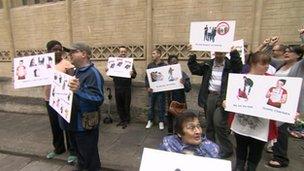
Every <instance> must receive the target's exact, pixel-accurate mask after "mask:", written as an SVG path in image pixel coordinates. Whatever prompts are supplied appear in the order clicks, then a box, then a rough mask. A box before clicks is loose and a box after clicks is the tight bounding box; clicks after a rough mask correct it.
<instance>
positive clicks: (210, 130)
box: [45, 28, 304, 171]
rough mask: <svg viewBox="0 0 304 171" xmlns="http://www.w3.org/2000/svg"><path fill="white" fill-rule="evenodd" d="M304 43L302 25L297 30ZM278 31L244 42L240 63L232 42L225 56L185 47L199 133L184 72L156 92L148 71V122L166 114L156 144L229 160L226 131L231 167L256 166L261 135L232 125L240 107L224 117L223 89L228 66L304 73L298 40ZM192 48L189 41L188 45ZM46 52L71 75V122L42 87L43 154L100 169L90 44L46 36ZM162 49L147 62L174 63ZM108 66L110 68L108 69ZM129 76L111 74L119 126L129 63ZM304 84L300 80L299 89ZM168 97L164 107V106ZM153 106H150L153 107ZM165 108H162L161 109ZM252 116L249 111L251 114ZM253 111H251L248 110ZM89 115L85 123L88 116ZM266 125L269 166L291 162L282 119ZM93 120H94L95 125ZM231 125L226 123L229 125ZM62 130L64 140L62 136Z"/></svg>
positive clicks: (97, 79)
mask: <svg viewBox="0 0 304 171" xmlns="http://www.w3.org/2000/svg"><path fill="white" fill-rule="evenodd" d="M299 32H300V37H301V40H302V43H304V28H301V29H300V30H299ZM278 42H279V37H277V36H275V37H272V38H268V39H266V40H265V41H264V42H263V43H262V44H261V45H260V46H258V47H257V49H256V50H255V51H254V52H249V50H248V45H246V44H245V64H243V63H242V61H241V58H240V55H239V52H238V51H237V50H236V49H234V48H232V49H231V52H230V59H228V58H227V57H226V56H225V55H226V53H224V52H215V58H214V59H210V60H206V61H203V62H202V63H198V62H197V59H196V58H197V57H196V55H195V54H190V56H189V59H188V63H187V64H188V68H189V70H190V72H191V74H192V75H199V76H202V83H201V85H200V90H199V92H198V106H199V107H201V108H203V109H204V111H205V118H206V133H205V136H203V135H204V134H203V132H202V128H201V125H200V123H199V116H198V115H196V114H195V113H193V112H191V111H188V110H185V109H186V106H187V105H185V104H186V94H185V93H186V92H189V91H190V89H191V83H190V78H189V76H188V75H187V74H186V73H185V72H182V79H181V80H180V82H181V83H182V84H183V85H184V89H179V90H172V91H166V92H153V89H151V88H150V86H149V81H148V78H147V76H146V78H145V86H146V89H147V92H148V106H149V109H148V114H147V115H148V116H147V124H146V128H147V129H149V128H151V127H152V126H153V123H154V120H155V119H154V116H155V115H157V116H158V127H159V129H160V130H163V129H164V127H165V121H166V116H167V121H168V136H166V137H164V139H163V142H162V143H161V145H160V149H162V150H166V151H172V152H178V153H187V154H188V153H190V154H194V155H198V156H204V157H213V158H222V159H227V158H229V157H231V156H232V155H233V151H234V150H233V145H232V142H231V140H230V139H229V136H230V133H231V130H232V132H233V133H234V136H235V140H236V150H235V153H236V164H235V166H234V167H233V169H234V170H238V171H242V170H247V171H253V170H256V168H257V166H258V164H259V162H260V160H261V158H262V152H263V149H264V148H265V145H266V143H267V142H266V141H262V140H259V139H257V138H255V137H251V136H248V135H246V134H244V133H243V131H244V129H240V128H239V127H238V128H237V127H235V125H236V124H238V122H239V121H240V119H241V118H242V117H243V116H244V114H241V113H238V114H234V116H233V117H234V118H233V119H232V122H231V123H229V122H228V121H229V119H228V116H232V115H231V113H230V115H229V114H228V112H227V111H225V106H226V101H225V99H226V91H227V84H228V75H229V73H242V74H253V75H265V78H266V77H267V75H275V76H278V77H280V76H289V77H300V78H303V75H304V61H303V59H302V57H303V52H304V50H303V46H302V47H301V46H300V45H283V44H279V43H278ZM189 49H191V46H189ZM47 50H48V52H55V62H56V66H55V69H56V70H59V71H61V72H64V73H67V74H69V75H73V76H74V78H73V79H72V80H71V81H70V83H69V87H70V89H71V90H72V91H73V92H74V97H73V105H72V115H71V122H70V123H67V122H66V121H65V120H64V119H62V118H61V117H58V114H57V113H56V111H55V110H54V109H52V108H51V107H50V106H49V105H48V99H49V94H50V86H46V87H45V96H46V97H45V100H46V106H47V111H48V114H49V118H50V123H51V128H52V134H53V146H54V151H52V152H50V153H49V154H47V158H49V159H51V158H54V157H55V156H57V155H60V154H62V153H64V152H65V151H66V148H67V150H68V151H69V154H70V155H69V157H68V162H69V163H74V162H76V161H77V162H76V163H77V166H78V169H79V170H90V171H91V170H92V171H95V170H100V169H101V164H100V158H99V154H98V146H97V144H98V136H99V121H100V110H99V107H100V105H101V104H102V103H103V100H104V94H103V84H104V81H103V77H102V75H101V74H100V72H99V71H98V69H96V68H95V67H94V64H93V63H92V62H91V61H90V57H91V55H92V52H91V49H90V47H89V46H88V45H86V44H84V43H74V44H72V45H71V46H70V47H68V48H65V47H63V46H62V45H61V43H60V42H58V41H55V40H53V41H50V42H48V43H47ZM118 56H119V57H123V58H125V57H128V56H127V48H126V47H125V46H121V47H119V55H118ZM161 56H162V52H161V50H160V49H154V50H153V51H152V61H151V63H149V65H148V66H147V69H151V68H157V67H162V66H166V65H174V64H177V63H178V56H176V55H170V56H169V58H168V62H167V63H166V62H165V61H164V60H163V59H161ZM106 71H107V68H106ZM130 75H131V77H130V78H121V77H112V78H113V82H114V87H115V100H116V107H117V113H118V115H119V118H120V121H119V122H118V124H117V126H121V127H122V129H125V128H127V126H128V124H130V120H131V116H130V102H131V94H132V93H131V81H132V79H134V78H135V77H136V75H137V73H136V70H135V67H134V65H133V66H132V70H131V72H130ZM301 90H303V84H302V88H301ZM302 100H303V93H301V96H300V100H299V105H298V113H300V114H302V113H303V109H304V106H303V103H301V102H302ZM173 102H174V103H175V105H176V103H177V104H178V105H181V104H184V106H183V107H182V108H183V110H182V111H180V112H179V113H178V115H177V114H176V113H172V112H171V111H170V110H168V109H169V108H170V107H171V104H172V105H174V103H173ZM166 104H167V106H166ZM156 105H157V107H158V110H155V107H156ZM166 111H167V112H166ZM248 117H252V116H248ZM252 118H254V117H252ZM85 121H88V122H89V123H86V122H85ZM264 121H265V122H267V123H269V124H267V125H269V127H267V128H266V127H265V128H263V129H265V130H267V132H268V140H269V143H268V146H267V149H266V150H267V152H270V153H273V158H272V159H271V160H270V161H269V162H267V164H268V165H269V166H270V167H275V168H280V167H286V166H288V164H289V159H288V157H287V149H288V131H287V128H288V127H289V126H290V125H289V124H287V123H278V122H275V121H272V120H267V119H264ZM92 123H93V125H92ZM230 125H231V129H230ZM64 135H66V147H65V143H64V139H65V138H64Z"/></svg>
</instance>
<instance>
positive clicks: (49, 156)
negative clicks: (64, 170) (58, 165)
mask: <svg viewBox="0 0 304 171" xmlns="http://www.w3.org/2000/svg"><path fill="white" fill-rule="evenodd" d="M56 156H58V154H56V153H55V152H54V151H52V152H50V153H49V154H47V155H46V158H47V159H52V158H54V157H56Z"/></svg>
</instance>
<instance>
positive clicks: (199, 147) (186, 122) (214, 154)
mask: <svg viewBox="0 0 304 171" xmlns="http://www.w3.org/2000/svg"><path fill="white" fill-rule="evenodd" d="M175 132H176V135H170V136H166V137H164V138H163V142H162V144H161V145H160V150H164V151H171V152H176V153H184V154H192V155H197V156H203V157H211V158H219V147H218V145H217V144H215V143H213V142H212V141H210V140H207V139H206V138H204V137H202V128H201V126H200V123H199V120H198V116H197V115H196V114H194V113H193V112H190V111H185V112H183V113H182V114H181V115H180V116H178V117H177V118H176V123H175Z"/></svg>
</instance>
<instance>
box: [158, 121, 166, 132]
mask: <svg viewBox="0 0 304 171" xmlns="http://www.w3.org/2000/svg"><path fill="white" fill-rule="evenodd" d="M158 127H159V129H160V130H163V129H165V126H164V122H159V124H158Z"/></svg>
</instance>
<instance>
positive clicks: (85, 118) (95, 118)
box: [81, 111, 100, 130]
mask: <svg viewBox="0 0 304 171" xmlns="http://www.w3.org/2000/svg"><path fill="white" fill-rule="evenodd" d="M81 122H82V127H83V128H84V129H86V130H92V129H94V128H96V127H97V126H98V125H99V123H100V112H99V111H94V112H85V113H83V115H82V118H81Z"/></svg>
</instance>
